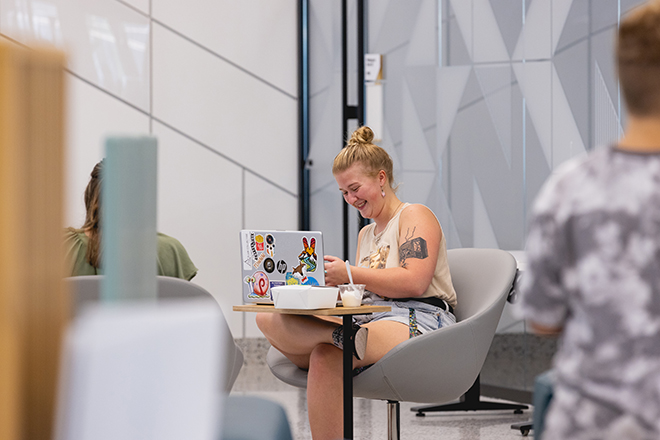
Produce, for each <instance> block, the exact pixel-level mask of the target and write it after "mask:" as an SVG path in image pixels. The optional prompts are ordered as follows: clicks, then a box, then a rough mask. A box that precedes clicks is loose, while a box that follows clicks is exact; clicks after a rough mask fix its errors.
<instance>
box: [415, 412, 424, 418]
mask: <svg viewBox="0 0 660 440" xmlns="http://www.w3.org/2000/svg"><path fill="white" fill-rule="evenodd" d="M415 415H416V416H417V417H426V414H424V413H423V412H421V411H419V412H418V413H417V414H415Z"/></svg>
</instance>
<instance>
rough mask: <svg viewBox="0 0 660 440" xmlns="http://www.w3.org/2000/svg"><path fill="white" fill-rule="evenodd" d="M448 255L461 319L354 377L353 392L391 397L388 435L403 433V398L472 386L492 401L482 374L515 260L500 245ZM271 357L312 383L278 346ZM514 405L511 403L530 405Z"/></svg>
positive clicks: (302, 382)
mask: <svg viewBox="0 0 660 440" xmlns="http://www.w3.org/2000/svg"><path fill="white" fill-rule="evenodd" d="M447 258H448V263H449V270H450V273H451V277H452V282H453V285H454V288H455V290H456V295H457V299H458V305H457V307H456V310H455V315H456V320H457V323H456V324H455V325H451V326H449V327H444V328H441V329H438V330H436V331H434V332H431V333H427V334H424V335H421V336H417V337H415V338H412V339H409V340H407V341H405V342H403V343H401V344H399V345H397V346H396V347H394V348H393V349H392V350H391V351H390V352H389V353H387V354H386V355H385V356H383V358H382V359H381V360H379V361H378V362H376V363H375V364H374V365H373V366H372V367H371V368H369V369H367V370H366V371H364V372H362V373H361V374H360V375H358V376H356V377H355V378H354V381H353V387H354V388H353V390H354V396H356V397H365V398H369V399H379V400H387V401H388V438H389V439H398V438H399V436H400V428H399V426H400V424H399V402H401V401H406V402H421V403H434V402H450V401H454V400H457V399H459V398H460V397H461V396H462V395H463V394H464V393H466V391H468V390H470V389H472V394H471V396H474V394H475V390H476V402H477V403H480V404H484V405H482V406H490V403H489V402H480V401H479V400H478V398H479V392H478V383H479V382H478V377H479V372H480V371H481V368H482V366H483V364H484V361H485V360H486V355H487V354H488V350H489V348H490V344H491V342H492V340H493V337H494V335H495V330H496V329H497V324H498V322H499V319H500V316H501V314H502V309H503V308H504V303H505V302H506V300H507V297H508V295H509V292H510V291H511V288H512V286H513V282H514V279H515V276H516V270H517V269H516V260H515V259H514V258H513V256H512V255H511V254H509V253H508V252H506V251H502V250H499V249H452V250H449V251H448V252H447ZM413 359H414V362H411V360H413ZM267 363H268V366H269V367H270V369H271V371H272V372H273V374H274V375H275V376H276V377H277V378H278V379H280V380H282V381H283V382H286V383H288V384H290V385H293V386H297V387H301V388H305V387H306V386H307V372H306V371H304V370H301V369H299V368H298V367H296V366H295V365H294V364H293V363H292V362H291V361H289V360H288V359H287V358H286V357H285V356H284V355H283V354H282V353H280V352H279V351H278V350H277V349H275V348H272V347H271V348H270V350H269V352H268V355H267ZM475 386H476V388H475ZM464 400H465V399H464ZM473 401H474V399H473V398H472V402H470V403H474V402H473ZM514 407H515V408H510V409H523V408H527V406H525V405H514ZM458 409H462V410H470V409H485V408H478V407H477V408H472V407H461V408H458ZM488 409H503V408H501V407H498V408H488ZM506 409H509V408H508V407H507V408H506ZM413 410H414V411H418V410H419V409H415V408H413ZM423 411H428V410H425V409H423Z"/></svg>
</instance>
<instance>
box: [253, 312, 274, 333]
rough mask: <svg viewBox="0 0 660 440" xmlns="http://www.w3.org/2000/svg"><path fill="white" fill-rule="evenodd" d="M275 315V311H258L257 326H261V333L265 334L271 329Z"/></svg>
mask: <svg viewBox="0 0 660 440" xmlns="http://www.w3.org/2000/svg"><path fill="white" fill-rule="evenodd" d="M274 316H275V314H274V313H257V316H256V321H257V327H259V330H261V333H263V334H268V333H269V329H270V328H271V325H272V322H273V317H274Z"/></svg>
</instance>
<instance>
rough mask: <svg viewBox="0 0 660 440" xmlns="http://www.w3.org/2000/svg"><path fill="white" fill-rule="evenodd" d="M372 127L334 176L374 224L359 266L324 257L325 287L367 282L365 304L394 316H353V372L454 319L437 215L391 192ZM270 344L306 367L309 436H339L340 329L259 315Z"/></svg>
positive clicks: (326, 321) (328, 320) (387, 166)
mask: <svg viewBox="0 0 660 440" xmlns="http://www.w3.org/2000/svg"><path fill="white" fill-rule="evenodd" d="M373 138H374V134H373V132H372V131H371V129H370V128H369V127H360V128H358V129H357V130H356V131H355V132H354V133H353V135H352V136H351V139H350V140H349V141H348V143H347V145H346V148H344V149H343V150H342V151H341V152H340V153H339V154H338V155H337V157H336V158H335V161H334V164H333V168H332V172H333V174H334V176H335V180H336V181H337V185H338V186H339V190H340V191H341V193H342V194H343V195H344V200H346V203H348V204H350V205H352V206H354V207H355V208H357V209H358V211H359V212H360V215H362V217H364V218H370V219H373V220H374V223H372V224H370V225H367V226H366V227H364V228H363V229H362V230H361V231H360V236H359V238H358V249H357V257H356V260H355V261H356V262H357V264H356V266H348V265H347V264H345V262H344V261H343V260H341V259H339V258H337V257H334V256H330V255H326V256H325V270H326V276H325V280H326V284H328V285H340V284H344V283H347V282H349V275H348V270H349V269H350V271H351V274H352V276H353V282H354V283H355V284H364V285H366V292H365V295H364V298H365V299H364V302H365V303H371V304H374V305H387V306H390V307H391V309H392V310H391V312H386V313H376V314H373V315H360V316H359V317H358V316H356V317H354V324H353V325H354V329H355V336H354V342H355V351H354V353H353V356H354V359H353V367H354V368H355V369H356V370H355V372H356V374H359V372H360V371H363V370H364V369H366V368H368V367H369V366H370V365H372V364H373V363H375V362H376V361H378V360H379V359H380V358H382V357H383V356H384V355H385V354H386V353H387V352H389V351H390V350H391V349H392V348H394V347H395V346H396V345H398V344H399V343H401V342H403V341H405V340H406V339H408V338H411V337H414V336H417V335H419V334H423V333H427V332H430V331H433V330H436V329H438V328H440V327H444V326H447V325H451V324H453V323H455V322H456V318H455V317H454V315H453V309H452V307H454V306H456V293H455V292H454V288H453V286H452V283H451V277H450V275H449V267H448V265H447V251H446V244H445V238H444V235H443V233H442V228H441V227H440V223H439V222H438V220H437V218H436V217H435V215H434V214H433V212H431V210H430V209H428V208H427V207H426V206H424V205H411V204H408V203H404V202H402V201H401V200H399V198H398V197H397V196H396V194H395V190H396V188H394V187H393V186H392V182H393V181H394V176H393V172H392V170H393V164H392V159H391V158H390V156H389V155H388V154H387V152H386V151H385V150H383V149H382V148H381V147H379V146H377V145H374V144H372V143H371V142H372V141H373ZM257 324H258V325H259V328H260V329H261V331H262V332H263V333H264V335H265V336H266V338H267V339H268V340H269V341H270V343H271V344H272V345H273V346H274V347H275V348H277V349H278V350H279V351H280V352H282V354H284V355H285V356H286V357H288V358H289V359H290V360H291V361H292V362H293V363H294V364H296V365H297V366H298V367H300V368H304V369H308V370H309V374H308V376H307V406H308V413H309V424H310V428H311V430H312V437H313V438H314V439H315V440H318V439H321V440H322V439H337V438H341V437H342V431H341V429H342V428H341V427H342V403H341V402H342V397H343V396H342V368H341V366H342V344H341V341H342V334H341V332H342V327H341V326H340V324H341V321H340V319H339V318H336V317H315V316H300V315H283V314H270V313H265V314H259V315H258V316H257Z"/></svg>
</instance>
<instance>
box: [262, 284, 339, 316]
mask: <svg viewBox="0 0 660 440" xmlns="http://www.w3.org/2000/svg"><path fill="white" fill-rule="evenodd" d="M271 290H272V291H273V301H274V302H275V308H276V309H305V310H313V309H331V308H333V307H335V306H336V305H337V294H338V293H339V289H337V288H336V287H318V286H305V285H300V284H293V285H290V286H278V287H273V288H272V289H271Z"/></svg>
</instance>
